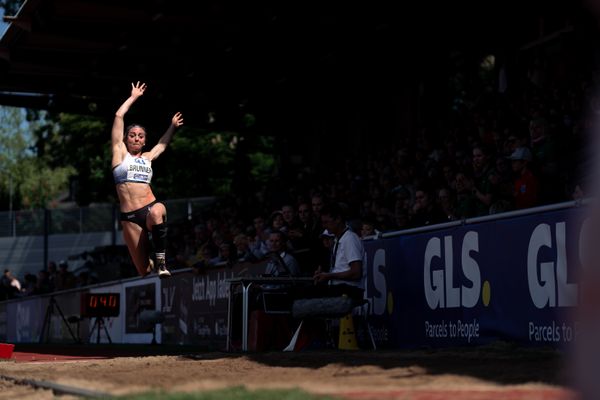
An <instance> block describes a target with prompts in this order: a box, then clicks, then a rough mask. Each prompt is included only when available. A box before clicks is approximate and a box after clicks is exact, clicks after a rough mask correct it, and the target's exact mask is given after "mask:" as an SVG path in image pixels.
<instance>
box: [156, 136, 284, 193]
mask: <svg viewBox="0 0 600 400" xmlns="http://www.w3.org/2000/svg"><path fill="white" fill-rule="evenodd" d="M272 150H273V149H272V140H270V139H265V138H262V139H261V140H253V141H252V143H250V144H248V139H245V138H244V137H243V136H241V135H240V134H239V133H237V132H206V131H202V130H197V129H196V130H195V129H189V128H185V127H184V128H182V129H180V130H179V131H178V132H177V133H176V134H175V136H174V137H173V140H172V142H171V145H170V149H169V150H168V151H167V152H166V153H165V159H164V160H159V161H157V162H156V165H155V166H154V170H155V171H158V173H157V179H156V188H157V193H159V194H160V195H161V196H162V197H196V196H206V195H211V196H212V195H217V196H219V195H226V194H230V193H231V192H232V191H233V192H235V193H238V194H241V193H239V192H240V190H245V189H248V188H251V187H252V186H253V184H255V183H258V182H264V181H266V180H267V179H268V178H267V177H268V176H270V175H271V173H272V166H273V163H274V162H273V156H272V155H271V154H272ZM240 180H243V181H244V183H243V184H241V185H238V186H239V187H236V186H235V184H236V181H240ZM238 189H240V190H238ZM161 192H162V193H161Z"/></svg>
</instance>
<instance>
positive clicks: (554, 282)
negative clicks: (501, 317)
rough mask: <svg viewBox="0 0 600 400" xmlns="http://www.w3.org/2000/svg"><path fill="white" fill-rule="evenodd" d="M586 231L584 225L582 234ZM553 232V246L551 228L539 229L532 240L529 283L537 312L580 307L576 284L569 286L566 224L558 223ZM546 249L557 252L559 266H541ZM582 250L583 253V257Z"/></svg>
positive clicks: (542, 226)
mask: <svg viewBox="0 0 600 400" xmlns="http://www.w3.org/2000/svg"><path fill="white" fill-rule="evenodd" d="M585 227H586V224H585V223H584V224H583V226H582V231H585ZM554 229H555V238H556V241H555V244H554V245H553V244H552V228H551V227H550V225H548V224H540V225H538V226H537V227H536V228H535V229H534V230H533V233H532V234H531V238H530V239H529V247H528V249H527V282H528V284H529V294H530V295H531V300H532V301H533V304H535V306H536V307H537V308H544V307H546V306H549V307H556V306H557V305H558V306H559V307H570V306H576V305H577V291H578V286H577V284H576V283H567V250H566V240H565V237H566V235H565V223H564V222H558V223H557V224H556V225H555V228H554ZM581 242H582V241H580V243H581ZM543 247H547V248H549V249H551V250H555V252H554V254H553V255H554V256H555V260H556V262H553V261H547V262H538V261H539V260H538V256H539V252H540V249H542V248H543ZM582 250H583V249H580V253H581V252H582ZM580 257H581V254H580Z"/></svg>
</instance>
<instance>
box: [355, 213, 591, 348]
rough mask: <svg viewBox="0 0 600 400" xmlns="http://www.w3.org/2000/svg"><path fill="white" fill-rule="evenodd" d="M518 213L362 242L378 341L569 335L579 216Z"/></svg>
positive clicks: (559, 338)
mask: <svg viewBox="0 0 600 400" xmlns="http://www.w3.org/2000/svg"><path fill="white" fill-rule="evenodd" d="M584 211H585V210H584V209H582V208H569V209H562V210H558V211H548V212H543V213H537V214H531V215H525V216H518V217H512V218H506V219H498V220H494V221H487V222H481V223H477V224H466V225H460V226H457V227H453V228H448V229H442V230H434V231H428V232H425V233H417V234H414V233H413V234H407V235H400V236H394V237H389V238H384V239H381V240H376V241H369V242H365V248H366V250H367V256H366V258H367V259H366V263H365V265H366V267H367V268H366V274H367V277H366V294H365V295H366V297H367V298H369V299H370V300H371V302H372V310H373V317H372V323H373V326H374V331H375V335H376V339H377V341H378V342H379V343H381V344H382V345H383V346H389V347H392V348H398V347H413V346H423V345H425V346H452V345H464V344H472V343H475V344H483V343H487V342H490V341H494V340H498V339H500V340H510V341H518V342H522V343H526V344H531V345H547V346H552V347H561V346H563V345H565V344H568V343H570V342H571V341H573V340H574V339H575V337H576V336H577V321H575V320H574V318H573V317H572V313H573V311H574V309H575V307H576V306H577V302H578V297H579V292H578V289H579V287H578V283H577V276H578V271H579V270H580V268H581V267H582V261H581V259H582V256H581V255H580V254H584V249H583V247H584V246H583V243H585V240H584V239H585V237H586V236H585V235H586V231H587V229H586V226H587V225H586V214H585V212H584Z"/></svg>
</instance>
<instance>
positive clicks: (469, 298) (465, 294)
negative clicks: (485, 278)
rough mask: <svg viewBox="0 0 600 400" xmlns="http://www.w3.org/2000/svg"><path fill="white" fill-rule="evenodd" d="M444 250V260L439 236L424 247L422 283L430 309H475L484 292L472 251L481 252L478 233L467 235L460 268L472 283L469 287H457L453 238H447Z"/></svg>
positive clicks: (463, 245)
mask: <svg viewBox="0 0 600 400" xmlns="http://www.w3.org/2000/svg"><path fill="white" fill-rule="evenodd" d="M443 250H444V252H443V254H444V258H443V259H442V242H441V240H440V238H437V237H434V238H431V239H429V242H427V247H426V248H425V260H424V268H423V283H424V286H425V298H426V299H427V304H428V305H429V308H430V309H432V310H434V309H436V308H438V307H439V308H456V307H461V306H462V307H467V308H472V307H475V305H476V304H477V302H478V301H479V293H480V292H481V273H480V271H479V264H477V261H475V260H474V259H473V258H472V257H471V252H475V253H477V252H479V234H478V233H477V232H474V231H470V232H467V233H466V234H465V236H464V238H463V241H462V250H461V257H460V266H461V270H462V274H463V276H464V278H466V279H467V280H468V281H470V282H471V285H469V286H465V285H462V286H460V287H455V286H454V265H453V262H454V261H453V249H452V236H445V237H444V248H443ZM435 259H440V260H442V261H443V262H442V264H441V265H440V264H439V263H435V262H434V261H435ZM434 264H435V265H434ZM438 266H439V267H443V269H439V267H438ZM434 268H435V269H434Z"/></svg>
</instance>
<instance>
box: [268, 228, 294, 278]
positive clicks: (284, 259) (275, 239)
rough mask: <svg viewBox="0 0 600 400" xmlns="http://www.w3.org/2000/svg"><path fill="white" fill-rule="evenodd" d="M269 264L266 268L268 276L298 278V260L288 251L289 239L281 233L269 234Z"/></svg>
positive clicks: (273, 232)
mask: <svg viewBox="0 0 600 400" xmlns="http://www.w3.org/2000/svg"><path fill="white" fill-rule="evenodd" d="M267 257H268V258H269V262H268V263H267V266H266V268H265V274H266V275H268V276H298V275H300V266H299V265H298V261H297V260H296V258H295V257H294V256H293V255H291V254H290V253H289V252H288V251H287V237H286V236H285V233H283V232H281V231H272V232H271V233H270V234H269V253H267Z"/></svg>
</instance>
